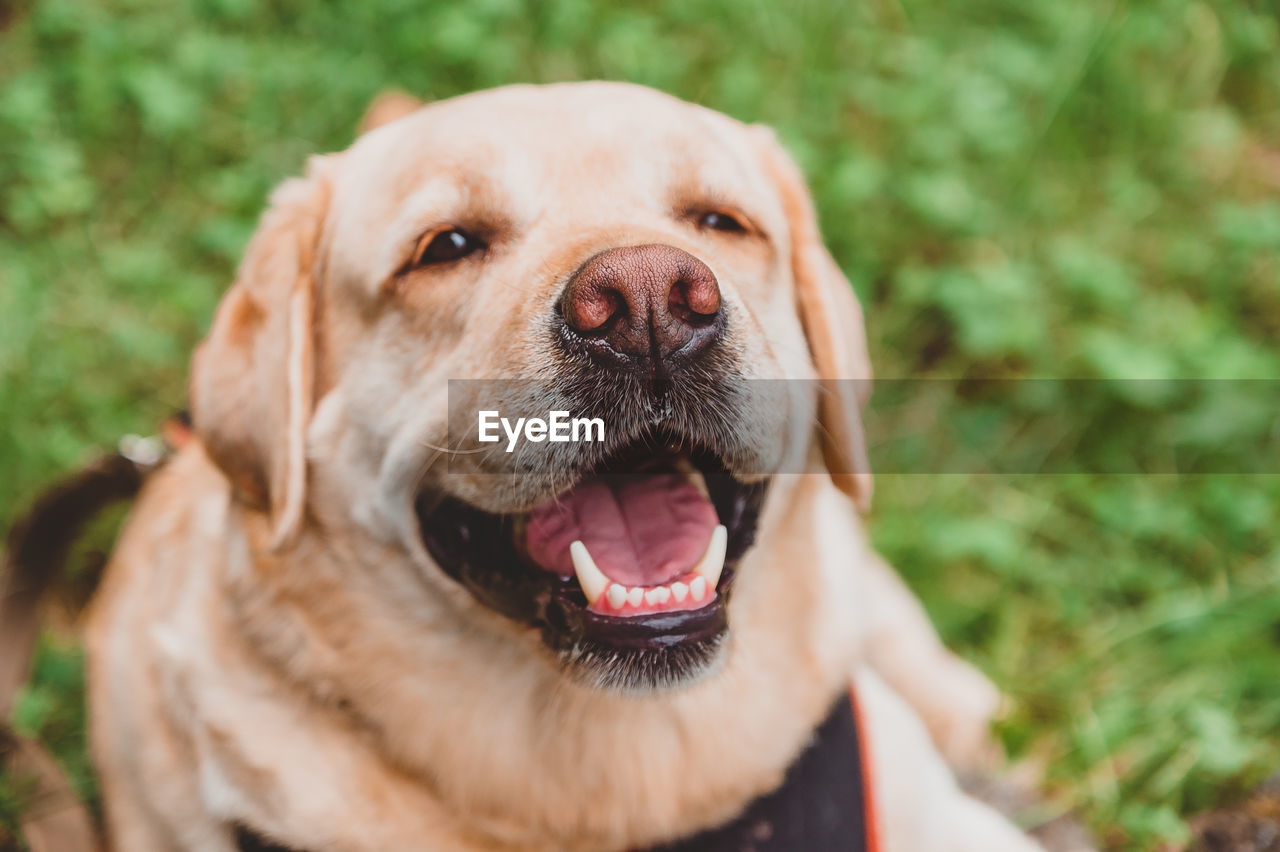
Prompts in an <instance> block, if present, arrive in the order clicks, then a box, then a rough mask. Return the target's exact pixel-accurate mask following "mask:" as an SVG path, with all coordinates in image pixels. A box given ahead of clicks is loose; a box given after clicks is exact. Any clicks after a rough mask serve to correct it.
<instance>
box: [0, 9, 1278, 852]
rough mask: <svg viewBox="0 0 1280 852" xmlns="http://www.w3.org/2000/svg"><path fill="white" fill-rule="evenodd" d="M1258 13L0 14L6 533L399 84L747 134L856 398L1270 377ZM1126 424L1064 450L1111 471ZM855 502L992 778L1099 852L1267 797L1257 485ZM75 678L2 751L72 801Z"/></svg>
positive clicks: (59, 651) (926, 489)
mask: <svg viewBox="0 0 1280 852" xmlns="http://www.w3.org/2000/svg"><path fill="white" fill-rule="evenodd" d="M1278 12H1280V9H1278V8H1277V6H1276V3H1275V2H1274V0H1269V2H1252V3H1250V2H1217V1H1216V0H1208V1H1207V2H1192V0H1149V2H1122V0H1071V2H1066V0H1063V2H1027V0H974V2H968V3H963V4H958V3H946V2H942V0H870V2H867V3H843V2H840V3H836V2H832V3H830V4H818V3H791V4H781V3H777V4H775V3H765V2H751V0H747V2H743V0H682V2H676V0H670V2H649V3H643V4H636V5H632V6H630V7H629V8H626V9H623V8H618V7H615V6H613V5H612V4H600V3H595V4H588V3H587V2H585V0H558V2H548V3H539V4H533V3H530V4H528V5H527V6H526V5H524V4H521V3H518V2H515V0H476V2H470V3H466V4H448V5H446V4H422V3H414V2H407V1H406V2H383V3H359V2H348V3H344V4H312V3H302V2H297V0H278V2H273V3H259V2H255V0H197V2H185V3H174V2H168V0H166V1H165V2H160V0H128V2H120V3H118V4H114V5H112V6H107V5H106V4H103V3H100V2H92V0H41V2H28V1H27V0H18V2H17V3H16V5H15V4H14V2H13V0H0V20H6V19H7V20H8V23H7V25H6V26H7V29H6V30H5V31H4V32H2V33H0V524H3V523H5V522H6V521H7V520H8V519H9V518H10V517H11V516H12V513H13V512H15V511H16V510H17V508H18V506H19V505H20V504H21V503H22V502H23V501H24V500H26V499H28V498H29V497H30V496H31V495H33V494H34V493H35V492H36V491H37V490H38V489H39V487H40V485H41V483H43V482H46V481H47V480H48V479H49V478H50V477H52V476H54V475H55V474H57V473H58V472H59V471H62V470H66V469H68V468H71V467H73V466H75V465H76V464H77V463H79V462H81V461H82V460H84V459H85V458H86V456H87V455H88V454H90V453H91V452H92V451H93V449H94V448H101V447H105V446H108V445H110V444H112V443H113V442H114V441H115V440H116V438H117V437H118V436H119V435H120V434H122V433H124V432H129V431H135V432H149V431H151V430H152V428H153V426H154V424H155V423H156V422H157V421H158V420H159V419H160V418H161V417H162V416H164V415H165V414H166V413H168V412H169V411H170V410H171V409H173V408H177V407H181V406H182V405H183V402H184V378H185V371H186V363H187V358H188V355H189V353H190V350H191V348H192V346H193V344H194V343H195V341H196V340H197V339H198V338H199V336H200V334H201V332H202V329H204V328H205V327H206V324H207V322H208V320H209V317H210V315H211V312H212V309H213V307H214V305H215V304H216V302H217V299H218V297H219V294H220V293H221V291H222V290H223V289H224V287H225V286H226V285H227V284H228V283H229V281H230V278H231V275H232V270H233V267H234V265H235V263H236V261H237V259H238V256H239V254H240V251H241V250H242V248H243V246H244V243H245V240H246V238H247V236H248V234H249V233H250V231H251V229H252V228H253V225H254V221H255V219H256V216H257V215H258V213H259V212H260V210H261V208H262V205H263V203H264V199H265V197H266V195H267V193H268V191H269V190H270V188H271V187H272V186H273V185H274V184H275V183H276V182H278V181H280V180H281V179H283V178H284V177H286V176H289V175H292V174H296V173H298V172H300V170H301V169H302V166H303V162H304V160H305V158H306V156H307V155H308V154H311V153H313V152H317V151H323V150H331V149H336V148H340V147H343V146H345V145H346V144H347V142H348V141H349V139H350V137H351V133H352V128H353V125H354V123H355V121H356V119H357V117H358V116H359V115H360V113H361V112H362V110H363V108H364V107H365V105H366V104H367V102H368V101H369V99H370V98H371V97H372V96H373V95H374V94H375V93H376V92H378V91H380V90H381V89H383V88H385V87H388V86H399V87H403V88H406V89H408V90H410V91H414V92H418V93H421V94H423V95H426V96H428V97H433V98H439V97H446V96H449V95H453V94H456V93H460V92H465V91H468V90H472V89H476V88H481V87H487V86H493V85H498V84H502V83H507V82H513V81H529V80H532V81H551V80H566V79H578V78H593V77H603V78H614V79H626V80H632V81H635V82H639V83H646V84H649V85H653V86H657V87H659V88H662V89H665V90H667V91H670V92H673V93H675V94H677V95H680V96H682V97H685V98H689V99H692V100H695V101H699V102H701V103H705V104H707V105H709V106H712V107H715V108H718V109H721V110H724V111H726V112H728V113H730V114H733V115H735V116H738V117H740V118H743V119H749V120H753V121H763V122H767V123H769V124H772V125H774V126H776V127H777V128H778V129H779V130H780V132H781V134H782V136H783V138H784V139H785V141H786V142H787V143H788V145H789V146H790V147H791V148H792V150H793V151H794V152H795V153H796V155H797V157H798V158H799V159H800V161H801V162H802V164H803V166H804V168H805V170H806V172H807V174H808V175H809V176H810V179H811V181H812V183H813V187H814V190H815V194H816V197H817V200H818V204H819V207H820V209H821V212H822V215H823V222H824V228H825V232H826V234H827V236H828V239H829V242H830V244H831V246H832V249H833V251H834V252H835V254H836V256H837V258H838V259H839V260H840V262H841V264H842V265H843V266H844V268H845V269H846V270H847V272H848V273H849V276H850V278H851V280H852V281H853V283H854V286H855V287H856V288H857V290H858V291H859V293H860V295H861V296H862V298H863V300H864V303H865V304H866V306H867V312H868V317H869V322H870V326H871V329H870V331H871V342H872V348H873V357H874V360H875V362H876V364H877V369H878V372H879V373H880V374H881V375H883V376H894V377H905V376H946V377H957V376H967V377H1018V376H1073V377H1087V378H1102V379H1107V378H1123V377H1143V378H1166V377H1195V378H1225V377H1247V378H1276V377H1280V349H1278V348H1277V345H1276V341H1277V339H1278V338H1280V194H1278V190H1280V29H1278V27H1277V23H1276V20H1277V13H1278ZM1134 404H1135V402H1134V400H1132V399H1126V398H1125V396H1124V394H1123V393H1121V392H1119V391H1117V392H1116V393H1115V395H1114V398H1111V397H1106V396H1105V395H1104V397H1103V399H1102V400H1101V403H1100V405H1101V410H1100V411H1099V412H1098V415H1099V417H1100V418H1104V420H1102V421H1100V422H1106V423H1107V424H1108V425H1107V428H1106V429H1105V430H1101V434H1099V433H1098V432H1097V431H1095V432H1094V433H1092V434H1091V435H1090V436H1089V437H1088V439H1087V441H1086V440H1083V439H1082V441H1081V442H1080V443H1079V445H1078V446H1075V447H1072V448H1071V449H1072V451H1073V452H1077V451H1078V452H1079V453H1081V454H1084V455H1085V456H1087V457H1090V458H1099V459H1101V458H1108V457H1110V458H1116V457H1120V458H1123V457H1125V456H1126V455H1127V454H1129V453H1131V452H1136V451H1138V450H1140V449H1141V448H1142V447H1143V443H1144V439H1145V438H1146V436H1145V435H1144V434H1143V433H1142V431H1141V429H1140V428H1139V427H1137V426H1135V425H1130V424H1131V421H1130V419H1129V418H1128V417H1127V416H1126V415H1127V414H1128V413H1129V412H1131V411H1132V406H1133V405H1134ZM1197 405H1198V407H1196V408H1194V410H1193V411H1192V412H1191V413H1192V414H1195V415H1197V416H1198V417H1200V418H1201V420H1202V421H1206V422H1213V421H1214V420H1215V417H1217V416H1219V412H1217V410H1216V409H1214V408H1213V406H1212V404H1211V403H1210V402H1208V401H1206V402H1203V403H1198V404H1197ZM990 426H991V428H992V430H993V432H995V431H998V429H999V427H1000V426H1001V423H1000V421H999V419H998V417H997V418H996V419H995V420H994V421H992V422H991V424H990ZM951 427H952V424H950V423H940V424H937V428H939V429H942V430H946V429H949V428H951ZM1248 428H1249V429H1252V430H1253V432H1254V433H1255V434H1254V437H1256V434H1257V433H1258V430H1262V431H1263V432H1265V430H1266V429H1268V428H1274V426H1268V425H1267V423H1266V422H1263V423H1262V424H1261V425H1256V426H1250V427H1248ZM1246 437H1249V436H1246ZM878 489H879V490H878V495H877V505H876V508H875V513H874V519H873V524H874V526H873V531H874V534H875V538H876V540H877V543H878V544H879V546H880V547H881V548H882V549H883V550H884V552H885V553H886V554H888V555H889V556H890V557H891V558H892V560H893V561H894V562H895V564H897V565H898V566H899V568H900V569H901V570H902V572H903V573H904V575H905V576H906V577H907V578H908V580H909V581H910V582H911V584H912V585H913V587H914V588H915V589H916V590H917V591H918V592H919V594H920V595H921V596H922V597H923V599H924V600H925V602H926V604H927V605H928V607H929V609H930V612H931V613H932V614H933V615H934V617H935V619H936V620H937V622H938V624H939V625H940V628H941V630H942V632H943V634H944V635H945V637H946V638H947V640H948V641H949V642H950V643H951V644H952V645H953V646H954V647H956V648H958V649H959V650H961V651H962V652H963V653H965V654H966V655H968V656H969V657H971V658H972V659H975V660H976V661H977V662H978V663H979V664H980V665H981V666H982V667H983V668H984V669H985V670H987V671H988V672H989V673H990V674H991V675H992V676H993V677H994V678H995V679H996V680H997V681H998V682H999V683H1000V684H1001V685H1002V686H1003V687H1004V688H1005V689H1006V690H1007V691H1008V692H1009V693H1010V694H1011V695H1012V696H1013V698H1014V709H1013V711H1012V713H1011V716H1010V718H1009V719H1008V720H1007V721H1006V722H1005V723H1004V724H1003V725H1002V727H1001V733H1002V735H1003V737H1004V740H1005V742H1006V744H1007V745H1008V747H1009V749H1010V751H1011V753H1013V754H1014V755H1016V756H1028V755H1033V756H1036V757H1039V758H1042V759H1044V760H1045V762H1046V764H1047V765H1048V767H1049V783H1050V785H1051V787H1052V790H1053V792H1054V796H1055V801H1058V802H1060V803H1062V804H1063V805H1064V806H1068V805H1069V806H1073V807H1076V808H1078V809H1079V810H1080V812H1081V813H1082V814H1083V816H1084V818H1085V819H1086V820H1087V822H1088V823H1089V824H1090V825H1091V826H1092V827H1093V828H1094V829H1096V830H1097V832H1098V834H1099V835H1100V836H1101V837H1102V838H1103V839H1105V840H1106V841H1107V842H1108V843H1109V844H1110V845H1112V846H1113V847H1115V848H1125V849H1152V848H1157V847H1158V846H1159V845H1160V844H1161V843H1164V842H1178V841H1179V840H1180V839H1182V838H1184V837H1185V836H1186V827H1185V819H1186V818H1187V817H1188V815H1191V814H1193V813H1195V812H1197V811H1199V810H1202V809H1204V808H1207V807H1211V806H1213V805H1215V804H1218V803H1220V802H1223V801H1226V800H1229V799H1230V798H1231V797H1232V796H1234V795H1236V794H1237V793H1238V792H1239V791H1240V790H1241V789H1244V788H1247V787H1248V786H1249V785H1250V784H1252V783H1254V782H1255V781H1257V780H1258V779H1259V778H1260V777H1262V776H1264V775H1266V774H1268V773H1269V772H1271V771H1272V770H1274V769H1275V768H1276V767H1277V766H1280V743H1278V742H1277V740H1276V736H1275V731H1276V730H1278V729H1280V687H1277V686H1276V683H1277V677H1276V673H1277V672H1280V579H1278V578H1280V551H1278V550H1277V545H1276V537H1275V535H1274V531H1275V530H1276V529H1277V528H1278V527H1280V523H1278V521H1280V518H1278V517H1277V514H1278V509H1277V506H1280V478H1277V477H1275V476H1228V475H1212V476H1211V475H1203V476H1181V477H1178V476H1134V475H1129V476H1123V475H1111V476H1102V475H1070V476H1068V475H1055V476H961V475H945V476H944V475H937V476H925V475H890V476H882V477H881V478H880V479H879V482H878ZM78 672H79V667H78V661H77V656H76V653H75V650H74V648H68V647H65V646H63V645H60V644H57V643H54V644H49V645H48V646H47V647H46V648H45V649H44V650H43V651H42V655H41V660H40V665H39V667H38V673H37V678H36V681H35V684H34V686H33V688H32V689H31V690H30V691H29V692H28V694H27V697H26V699H25V700H24V702H23V704H22V706H21V707H20V710H19V718H18V721H19V723H20V725H21V726H22V727H23V729H24V730H28V731H32V732H36V733H39V734H40V735H41V736H43V737H44V738H45V739H46V741H48V742H50V743H51V744H52V745H53V746H54V747H55V749H56V750H57V752H58V754H59V755H60V756H61V757H62V758H63V760H64V761H65V762H66V763H67V764H68V765H69V766H70V767H71V768H72V771H73V774H75V775H76V776H77V778H79V779H80V780H81V782H82V784H83V785H84V786H85V788H86V789H89V787H90V782H89V780H88V778H87V771H86V769H85V768H84V767H85V762H84V754H83V735H82V720H83V714H82V711H81V710H80V707H79V705H80V702H81V700H82V690H81V688H80V683H79V673H78ZM13 786H14V785H3V784H0V845H2V844H3V837H4V831H5V829H4V826H5V825H6V823H5V822H4V819H5V814H11V813H12V810H13V803H14V801H15V799H16V798H17V797H18V795H19V792H20V791H16V790H14V789H13ZM9 824H10V825H11V823H9Z"/></svg>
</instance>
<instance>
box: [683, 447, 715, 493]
mask: <svg viewBox="0 0 1280 852" xmlns="http://www.w3.org/2000/svg"><path fill="white" fill-rule="evenodd" d="M675 466H676V470H678V471H680V472H681V473H683V474H684V478H685V479H687V480H689V484H690V485H692V486H693V487H694V488H696V489H698V493H699V494H701V495H702V496H703V497H705V498H706V499H708V500H710V499H711V492H710V491H708V490H707V478H706V477H705V476H703V475H702V471H700V470H698V469H697V468H696V467H694V466H693V462H691V461H689V459H688V458H686V457H685V456H680V457H679V458H677V459H676V461H675Z"/></svg>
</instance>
